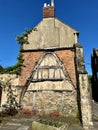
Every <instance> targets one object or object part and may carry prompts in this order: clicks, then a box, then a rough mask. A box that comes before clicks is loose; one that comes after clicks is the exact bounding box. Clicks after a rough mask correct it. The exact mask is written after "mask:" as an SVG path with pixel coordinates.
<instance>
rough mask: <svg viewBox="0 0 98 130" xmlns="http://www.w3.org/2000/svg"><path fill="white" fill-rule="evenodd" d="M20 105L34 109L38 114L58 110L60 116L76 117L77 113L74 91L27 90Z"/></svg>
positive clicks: (48, 113)
mask: <svg viewBox="0 0 98 130" xmlns="http://www.w3.org/2000/svg"><path fill="white" fill-rule="evenodd" d="M22 105H23V108H24V109H29V110H31V111H32V110H36V112H37V114H39V115H50V114H51V113H55V112H58V113H59V114H60V115H61V116H68V117H75V118H77V116H78V114H79V113H78V105H77V94H76V91H69V92H68V91H54V90H50V91H49V90H46V91H45V90H41V91H32V90H31V91H30V90H28V91H27V92H26V93H25V96H24V98H23V100H22Z"/></svg>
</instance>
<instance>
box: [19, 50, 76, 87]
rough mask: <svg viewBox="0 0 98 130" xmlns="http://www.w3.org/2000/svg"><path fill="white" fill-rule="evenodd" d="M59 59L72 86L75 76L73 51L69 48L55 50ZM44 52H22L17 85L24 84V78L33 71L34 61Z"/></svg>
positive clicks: (74, 83)
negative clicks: (20, 70) (20, 71)
mask: <svg viewBox="0 0 98 130" xmlns="http://www.w3.org/2000/svg"><path fill="white" fill-rule="evenodd" d="M55 53H56V54H57V56H58V57H59V58H60V60H61V61H62V62H63V64H64V67H65V69H66V70H67V72H68V75H69V77H70V78H71V81H72V83H73V85H74V86H76V76H75V65H74V64H75V63H74V52H73V51H71V50H60V51H56V52H55ZM43 54H44V52H25V53H23V59H24V64H23V68H22V73H21V75H20V78H19V85H20V86H24V85H25V83H26V80H27V79H28V77H29V76H30V74H31V72H32V71H33V69H34V67H35V65H36V63H37V62H38V60H39V59H40V58H41V56H42V55H43Z"/></svg>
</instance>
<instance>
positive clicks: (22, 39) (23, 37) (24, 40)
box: [16, 28, 35, 45]
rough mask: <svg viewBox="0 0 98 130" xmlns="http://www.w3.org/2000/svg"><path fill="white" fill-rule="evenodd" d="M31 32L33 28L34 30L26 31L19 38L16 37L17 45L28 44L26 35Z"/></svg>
mask: <svg viewBox="0 0 98 130" xmlns="http://www.w3.org/2000/svg"><path fill="white" fill-rule="evenodd" d="M32 30H34V31H35V28H34V29H27V30H26V31H25V32H23V33H22V35H21V36H17V37H16V40H17V41H18V43H19V44H21V45H23V44H29V42H28V34H30V33H31V31H32Z"/></svg>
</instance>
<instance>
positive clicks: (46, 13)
mask: <svg viewBox="0 0 98 130" xmlns="http://www.w3.org/2000/svg"><path fill="white" fill-rule="evenodd" d="M53 17H55V10H54V4H51V5H50V4H48V5H47V4H46V3H45V4H44V7H43V18H53Z"/></svg>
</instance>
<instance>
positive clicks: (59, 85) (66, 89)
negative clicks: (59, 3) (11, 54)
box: [18, 1, 93, 129]
mask: <svg viewBox="0 0 98 130" xmlns="http://www.w3.org/2000/svg"><path fill="white" fill-rule="evenodd" d="M78 36H79V33H78V31H76V30H75V29H73V28H71V27H70V26H68V25H67V24H65V23H63V22H61V21H60V20H59V19H57V18H56V17H55V8H54V2H53V1H51V4H50V5H47V4H44V7H43V19H42V21H41V22H40V23H39V24H38V25H36V27H34V28H33V29H31V30H30V31H29V33H28V34H26V35H25V36H24V41H25V43H24V44H23V45H22V50H21V53H22V56H23V60H24V61H23V67H22V71H21V75H20V76H19V83H18V88H19V87H20V89H21V93H20V94H19V93H18V95H20V97H19V103H20V104H21V105H22V107H23V109H29V110H31V111H32V110H36V111H37V113H39V114H43V115H45V114H46V115H49V114H51V113H53V112H58V113H59V114H61V115H63V116H67V117H68V116H69V117H70V116H72V117H74V118H77V115H78V117H80V118H81V120H82V124H83V127H84V128H85V129H86V128H88V129H90V128H91V127H92V125H93V122H92V103H91V93H90V87H89V85H88V74H87V72H86V70H85V64H84V56H83V47H82V46H81V45H80V44H79V42H78ZM19 91H20V90H19Z"/></svg>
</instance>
